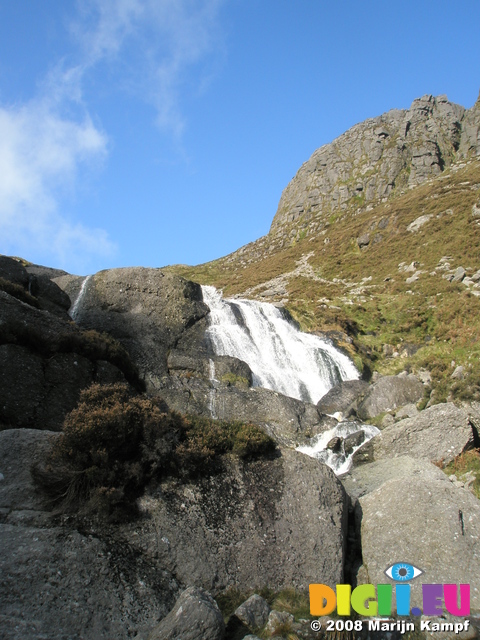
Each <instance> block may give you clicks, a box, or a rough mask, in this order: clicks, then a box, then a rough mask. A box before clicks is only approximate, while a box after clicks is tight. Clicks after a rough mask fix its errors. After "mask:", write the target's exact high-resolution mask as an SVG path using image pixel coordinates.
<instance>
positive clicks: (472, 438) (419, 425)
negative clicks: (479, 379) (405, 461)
mask: <svg viewBox="0 0 480 640" xmlns="http://www.w3.org/2000/svg"><path fill="white" fill-rule="evenodd" d="M478 426H480V414H479V413H478V412H477V411H475V410H473V409H472V407H470V408H458V407H456V406H455V405H454V404H453V403H447V404H437V405H434V406H433V407H430V408H429V409H426V410H425V411H422V412H421V413H419V414H418V415H417V416H415V417H413V418H405V419H404V420H400V422H397V423H396V424H393V425H391V426H389V427H386V428H385V429H384V430H383V431H382V432H381V434H380V435H379V436H377V437H376V438H374V439H373V440H372V441H371V443H369V444H371V446H372V448H373V457H374V459H375V460H378V459H380V458H394V457H397V456H403V455H410V456H412V457H413V458H427V459H428V460H430V461H431V462H436V463H440V464H442V465H446V464H448V463H449V462H451V461H452V460H453V459H454V458H455V457H456V456H458V455H460V454H461V453H462V452H464V451H467V450H468V449H473V447H474V446H478V445H479V435H478Z"/></svg>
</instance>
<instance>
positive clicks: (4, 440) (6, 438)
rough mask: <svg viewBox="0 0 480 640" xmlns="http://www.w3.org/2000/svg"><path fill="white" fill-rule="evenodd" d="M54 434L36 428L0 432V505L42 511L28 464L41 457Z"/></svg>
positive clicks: (42, 457) (55, 435)
mask: <svg viewBox="0 0 480 640" xmlns="http://www.w3.org/2000/svg"><path fill="white" fill-rule="evenodd" d="M56 438H58V434H56V433H53V432H51V431H37V430H36V429H8V430H6V431H0V472H1V473H2V474H3V476H4V480H3V482H1V483H0V508H1V509H5V510H6V509H13V510H25V509H30V510H34V511H42V510H43V507H42V499H41V497H40V496H39V495H38V494H37V492H36V491H35V486H34V484H33V480H32V476H31V474H30V467H31V465H33V464H35V463H37V462H40V461H41V460H42V459H44V457H45V455H46V453H47V452H48V451H49V450H50V448H51V446H52V444H53V442H54V441H55V439H56Z"/></svg>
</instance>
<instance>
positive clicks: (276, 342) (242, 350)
mask: <svg viewBox="0 0 480 640" xmlns="http://www.w3.org/2000/svg"><path fill="white" fill-rule="evenodd" d="M202 293H203V300H204V302H205V303H206V304H207V305H208V306H209V308H210V315H209V318H210V323H209V327H208V329H207V335H208V337H209V338H210V340H211V342H212V345H213V349H214V351H215V353H216V355H224V356H234V357H236V358H239V359H240V360H243V361H244V362H246V363H247V364H248V365H249V366H250V369H251V370H252V374H253V384H254V386H257V387H265V388H267V389H272V390H274V391H278V392H279V393H282V394H284V395H286V396H290V397H292V398H298V399H299V400H303V401H305V402H313V403H316V402H318V401H319V400H320V398H321V397H322V396H324V395H325V394H326V393H327V391H328V390H329V389H331V388H332V387H333V386H335V385H336V384H338V383H339V382H341V381H342V380H356V379H358V378H359V373H358V371H357V369H356V367H355V365H354V364H353V362H352V361H351V360H350V358H348V357H347V356H346V355H345V354H343V353H341V351H339V350H338V349H336V348H335V347H334V346H333V345H332V344H331V343H330V342H327V341H326V340H324V339H322V338H319V337H318V336H313V335H310V334H308V333H302V332H301V331H298V329H296V327H294V326H293V324H292V323H290V322H288V320H286V319H285V317H284V316H283V315H282V313H281V311H279V309H277V308H276V307H274V306H273V305H271V304H267V303H265V302H256V301H253V300H224V299H223V298H222V295H221V293H220V292H219V291H217V290H216V289H215V287H208V286H203V287H202Z"/></svg>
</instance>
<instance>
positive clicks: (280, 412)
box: [159, 358, 336, 446]
mask: <svg viewBox="0 0 480 640" xmlns="http://www.w3.org/2000/svg"><path fill="white" fill-rule="evenodd" d="M215 361H217V360H216V358H215ZM162 385H163V386H161V387H159V393H160V395H161V396H162V398H163V399H164V400H165V402H166V403H167V404H168V406H169V407H170V408H171V409H174V410H176V411H180V412H183V413H195V414H199V415H206V416H208V417H214V418H217V419H219V420H231V419H232V418H235V419H241V420H243V421H244V422H254V423H255V424H258V425H259V426H261V427H263V428H264V429H265V431H266V432H267V433H268V434H269V435H270V436H271V437H272V438H274V440H275V441H276V442H277V443H278V444H280V445H284V446H297V445H298V444H304V443H305V442H307V441H308V438H310V437H312V436H314V435H316V434H317V433H321V432H323V431H325V430H326V429H329V428H331V427H332V426H333V425H334V424H336V421H335V420H334V419H333V418H327V417H325V416H321V415H320V414H319V412H318V410H317V408H316V406H315V405H313V404H309V403H308V402H301V401H300V400H296V399H295V398H289V397H287V396H284V395H282V394H281V393H277V392H276V391H271V390H269V389H261V388H259V387H254V388H251V389H245V388H239V387H238V386H235V385H228V384H222V383H218V384H217V383H215V382H214V383H213V384H212V383H207V382H205V381H203V380H200V379H198V378H190V379H189V378H181V379H180V378H178V379H175V378H170V379H167V378H165V379H163V381H162Z"/></svg>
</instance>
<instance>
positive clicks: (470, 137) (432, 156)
mask: <svg viewBox="0 0 480 640" xmlns="http://www.w3.org/2000/svg"><path fill="white" fill-rule="evenodd" d="M477 104H478V103H477ZM477 111H478V106H475V107H474V108H473V109H471V110H470V111H469V112H467V116H465V122H464V114H465V109H464V108H463V107H460V106H459V105H456V104H453V103H451V102H448V100H447V98H446V97H445V96H438V97H436V98H434V97H433V96H429V95H426V96H423V97H422V98H419V99H417V100H414V101H413V103H412V105H411V107H410V109H408V110H396V109H395V110H392V111H389V112H388V113H386V114H384V115H382V116H379V117H377V118H371V119H369V120H366V121H365V122H362V123H361V124H357V125H355V126H354V127H352V128H351V129H350V130H349V131H347V132H346V133H344V134H343V135H341V136H340V137H339V138H337V139H336V140H334V141H333V142H332V143H331V144H327V145H325V146H323V147H321V148H320V149H317V150H316V151H315V152H314V153H313V155H312V156H311V158H310V159H309V160H308V161H307V162H306V163H305V164H303V165H302V167H301V168H300V169H299V171H298V172H297V175H296V176H295V178H294V179H293V180H292V181H291V182H290V184H289V185H288V186H287V187H286V189H285V190H284V192H283V194H282V197H281V199H280V203H279V205H278V210H277V213H276V215H275V218H274V220H273V222H272V226H271V229H270V234H269V235H270V236H273V237H277V236H279V237H281V236H285V235H288V229H289V228H290V226H292V225H294V226H295V227H297V228H306V227H308V228H309V229H311V230H312V231H315V230H319V229H320V228H321V227H322V226H323V224H324V221H325V219H327V218H328V217H329V216H330V215H331V214H332V213H333V212H338V211H345V210H347V209H348V208H349V207H352V208H354V209H356V208H358V207H363V206H365V205H366V204H368V203H369V202H372V201H375V200H381V199H382V198H385V197H386V196H388V195H389V194H390V193H391V191H392V190H393V189H394V188H396V187H400V188H401V187H402V186H407V185H417V184H421V183H422V182H424V181H425V180H427V179H429V178H431V177H433V176H435V175H438V174H439V173H441V171H442V170H443V168H444V166H448V165H449V164H450V163H451V161H452V158H453V157H454V156H455V153H456V151H457V149H458V148H459V145H460V144H461V136H462V127H463V138H462V147H461V148H462V150H465V152H467V151H469V152H470V151H471V150H477V149H479V148H480V147H479V146H478V122H479V118H478V113H477ZM365 244H366V243H365V242H364V241H363V240H362V242H361V246H365Z"/></svg>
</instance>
